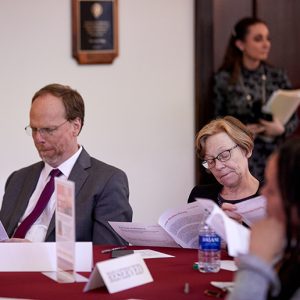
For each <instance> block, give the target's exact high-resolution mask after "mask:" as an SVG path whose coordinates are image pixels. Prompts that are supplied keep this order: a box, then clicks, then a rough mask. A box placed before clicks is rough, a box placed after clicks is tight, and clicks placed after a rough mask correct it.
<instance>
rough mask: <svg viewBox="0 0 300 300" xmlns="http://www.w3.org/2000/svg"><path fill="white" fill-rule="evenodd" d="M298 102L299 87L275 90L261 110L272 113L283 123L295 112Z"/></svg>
mask: <svg viewBox="0 0 300 300" xmlns="http://www.w3.org/2000/svg"><path fill="white" fill-rule="evenodd" d="M299 104H300V89H298V90H276V91H275V92H273V94H272V95H271V97H270V99H269V100H268V101H267V103H266V105H265V106H264V107H263V111H264V112H267V113H272V115H273V116H275V117H276V118H277V119H278V120H279V121H280V122H281V123H282V124H283V125H285V124H286V123H287V122H288V121H289V119H290V118H291V116H292V115H293V114H294V113H295V112H296V110H297V108H298V106H299Z"/></svg>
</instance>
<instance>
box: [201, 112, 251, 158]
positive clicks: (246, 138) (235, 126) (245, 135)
mask: <svg viewBox="0 0 300 300" xmlns="http://www.w3.org/2000/svg"><path fill="white" fill-rule="evenodd" d="M220 132H225V133H226V134H227V135H228V136H229V137H230V138H231V139H232V140H233V141H234V142H235V143H236V144H237V145H238V146H239V147H240V148H241V149H243V150H245V151H246V154H248V153H251V152H252V150H253V147H254V144H253V140H254V136H253V134H252V132H251V131H250V130H249V129H248V128H247V127H246V126H245V125H244V124H243V123H242V122H241V121H239V120H238V119H236V118H234V117H232V116H226V117H223V118H217V119H215V120H212V121H210V122H209V123H208V124H206V125H205V126H204V127H203V128H202V129H201V130H200V131H199V132H198V133H197V136H196V150H197V154H198V156H199V158H200V159H204V156H205V152H206V149H205V147H206V140H207V138H208V137H210V136H212V135H214V134H217V133H220Z"/></svg>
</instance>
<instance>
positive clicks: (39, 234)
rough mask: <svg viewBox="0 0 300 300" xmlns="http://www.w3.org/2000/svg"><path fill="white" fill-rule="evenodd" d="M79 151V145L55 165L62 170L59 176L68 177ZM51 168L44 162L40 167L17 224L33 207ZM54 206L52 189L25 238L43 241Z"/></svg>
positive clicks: (54, 200)
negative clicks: (24, 209) (33, 188)
mask: <svg viewBox="0 0 300 300" xmlns="http://www.w3.org/2000/svg"><path fill="white" fill-rule="evenodd" d="M81 151H82V146H80V148H79V149H78V151H77V152H76V153H75V154H74V155H73V156H71V157H70V158H69V159H67V160H66V161H65V162H63V163H62V164H61V165H60V166H58V167H57V169H59V170H60V171H61V172H62V175H61V176H60V178H63V179H68V178H69V175H70V173H71V171H72V168H73V166H74V164H75V162H76V160H77V159H78V157H79V155H80V153H81ZM52 170H53V168H52V167H51V166H50V165H48V164H47V163H45V166H44V168H43V169H42V172H41V174H40V177H39V180H38V183H37V185H36V188H35V190H34V192H33V194H32V195H31V197H30V199H29V203H28V206H27V209H26V211H25V213H24V215H23V217H22V218H21V220H20V222H19V225H20V223H21V222H22V221H23V220H24V219H25V218H26V217H27V216H28V215H29V214H30V213H31V212H32V211H33V209H34V208H35V206H36V204H37V201H38V199H39V197H40V195H41V193H42V191H43V189H44V187H45V185H46V184H47V182H48V181H49V180H50V176H49V174H50V172H51V171H52ZM55 207H56V199H55V191H54V192H53V194H52V196H51V198H50V200H49V202H48V204H47V206H46V208H45V209H44V211H43V212H42V213H41V215H40V216H39V218H38V219H37V220H36V221H35V223H34V224H33V225H32V226H31V228H30V229H29V230H28V232H27V233H26V236H25V239H28V240H30V241H32V242H43V241H45V237H46V234H47V230H48V226H49V224H50V221H51V219H52V216H53V213H54V211H55Z"/></svg>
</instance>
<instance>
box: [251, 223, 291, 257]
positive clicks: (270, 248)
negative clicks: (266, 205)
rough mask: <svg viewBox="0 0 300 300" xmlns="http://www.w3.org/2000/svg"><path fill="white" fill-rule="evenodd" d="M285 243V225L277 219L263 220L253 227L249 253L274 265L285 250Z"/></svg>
mask: <svg viewBox="0 0 300 300" xmlns="http://www.w3.org/2000/svg"><path fill="white" fill-rule="evenodd" d="M284 241H285V228H284V224H283V223H281V222H279V221H278V220H277V219H275V218H267V219H263V220H261V221H258V222H256V223H255V224H253V225H252V227H251V234H250V248H249V252H250V253H251V254H254V255H256V256H258V257H260V258H262V259H263V260H265V261H266V262H268V263H272V261H273V260H274V259H275V258H276V256H278V255H279V254H280V253H281V251H282V250H283V247H284Z"/></svg>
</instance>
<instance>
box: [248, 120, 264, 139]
mask: <svg viewBox="0 0 300 300" xmlns="http://www.w3.org/2000/svg"><path fill="white" fill-rule="evenodd" d="M246 126H247V128H248V129H249V130H250V131H251V132H252V133H253V134H254V137H255V136H257V135H258V134H260V133H263V132H264V131H265V127H264V126H263V125H262V124H259V123H255V124H247V125H246Z"/></svg>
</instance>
